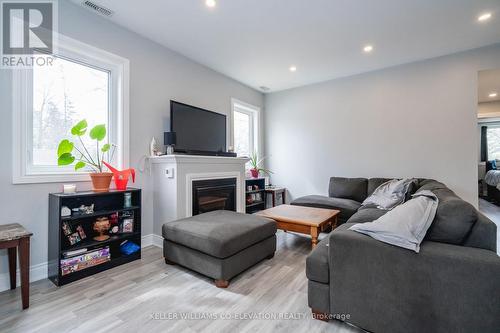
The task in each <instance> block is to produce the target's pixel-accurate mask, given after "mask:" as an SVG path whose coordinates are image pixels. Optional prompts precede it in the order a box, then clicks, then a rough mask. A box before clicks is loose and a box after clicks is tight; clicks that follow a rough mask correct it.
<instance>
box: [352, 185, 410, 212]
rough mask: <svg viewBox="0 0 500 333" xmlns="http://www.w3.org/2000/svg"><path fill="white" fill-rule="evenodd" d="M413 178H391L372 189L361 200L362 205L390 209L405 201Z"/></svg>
mask: <svg viewBox="0 0 500 333" xmlns="http://www.w3.org/2000/svg"><path fill="white" fill-rule="evenodd" d="M414 181H415V180H414V179H409V178H405V179H401V180H397V179H392V180H389V181H387V182H385V183H383V184H381V185H380V186H379V187H377V188H376V189H375V191H373V193H372V194H371V195H370V196H369V197H368V198H366V199H365V201H363V203H362V205H363V206H375V207H377V208H378V209H385V210H390V209H393V208H394V207H396V206H398V205H400V204H402V203H403V202H405V199H406V193H407V192H408V190H409V188H410V185H411V184H412V183H413V182H414Z"/></svg>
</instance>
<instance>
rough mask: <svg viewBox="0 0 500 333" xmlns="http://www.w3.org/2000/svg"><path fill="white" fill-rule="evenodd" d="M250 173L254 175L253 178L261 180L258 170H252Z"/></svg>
mask: <svg viewBox="0 0 500 333" xmlns="http://www.w3.org/2000/svg"><path fill="white" fill-rule="evenodd" d="M250 173H251V174H252V177H253V178H259V170H257V169H250Z"/></svg>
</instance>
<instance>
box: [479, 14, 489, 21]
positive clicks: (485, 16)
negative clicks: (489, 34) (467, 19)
mask: <svg viewBox="0 0 500 333" xmlns="http://www.w3.org/2000/svg"><path fill="white" fill-rule="evenodd" d="M491 16H492V14H491V13H483V14H481V15H479V16H478V17H477V20H478V21H479V22H485V21H488V20H489V19H490V18H491Z"/></svg>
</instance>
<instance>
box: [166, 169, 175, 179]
mask: <svg viewBox="0 0 500 333" xmlns="http://www.w3.org/2000/svg"><path fill="white" fill-rule="evenodd" d="M165 176H166V177H167V178H174V168H166V169H165Z"/></svg>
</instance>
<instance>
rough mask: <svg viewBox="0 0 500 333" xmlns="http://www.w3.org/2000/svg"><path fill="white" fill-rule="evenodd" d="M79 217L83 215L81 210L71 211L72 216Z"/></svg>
mask: <svg viewBox="0 0 500 333" xmlns="http://www.w3.org/2000/svg"><path fill="white" fill-rule="evenodd" d="M79 215H82V214H81V213H80V208H73V209H72V210H71V216H79Z"/></svg>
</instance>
